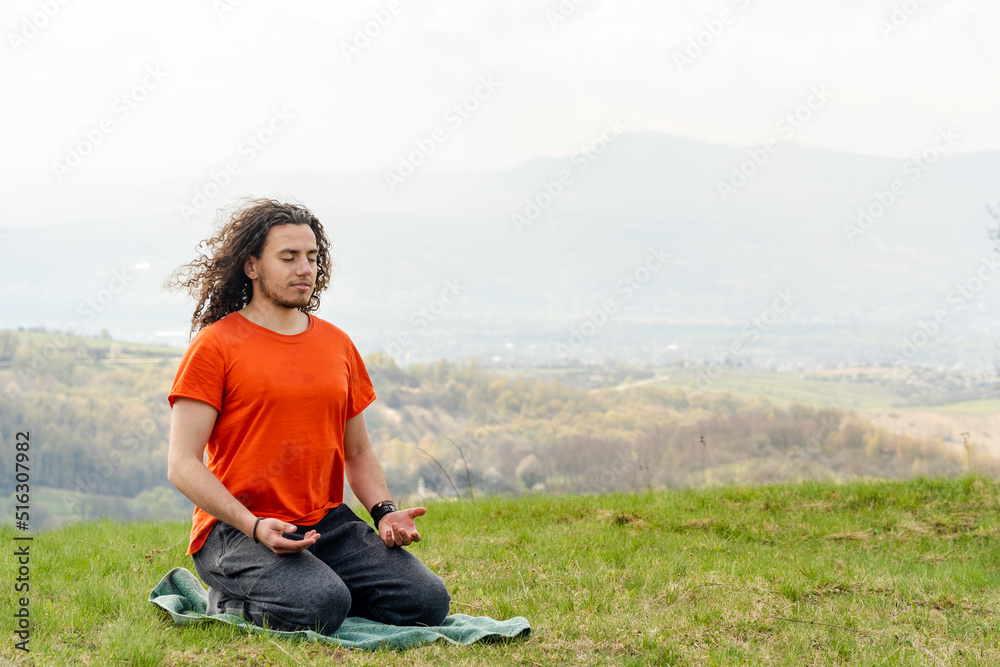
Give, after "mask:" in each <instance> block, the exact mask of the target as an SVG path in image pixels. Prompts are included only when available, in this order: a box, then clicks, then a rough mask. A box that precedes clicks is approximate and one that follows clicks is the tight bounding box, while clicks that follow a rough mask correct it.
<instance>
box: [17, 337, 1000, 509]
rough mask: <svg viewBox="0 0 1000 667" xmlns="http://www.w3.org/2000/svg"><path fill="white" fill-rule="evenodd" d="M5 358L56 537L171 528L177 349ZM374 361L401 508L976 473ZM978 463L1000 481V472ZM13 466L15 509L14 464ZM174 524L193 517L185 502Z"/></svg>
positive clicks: (669, 409)
mask: <svg viewBox="0 0 1000 667" xmlns="http://www.w3.org/2000/svg"><path fill="white" fill-rule="evenodd" d="M0 355H2V356H0V433H2V434H3V438H4V440H5V443H4V446H5V450H4V451H5V452H12V451H14V450H13V444H12V443H13V442H14V438H15V434H16V433H17V432H18V431H28V432H30V441H31V450H30V452H31V459H30V465H31V480H32V484H33V486H34V487H36V488H45V489H47V490H48V491H49V492H54V493H55V494H56V496H57V498H56V500H53V501H51V502H49V503H47V504H46V505H45V508H46V509H45V510H44V512H45V513H46V514H48V515H50V517H51V521H52V522H53V523H56V522H58V521H59V520H60V518H61V519H66V518H78V517H88V516H95V515H99V514H106V513H110V514H123V513H124V514H126V515H129V516H142V515H144V514H149V515H156V514H158V513H159V514H170V513H171V512H168V511H167V509H168V508H170V507H171V503H172V502H173V501H172V500H171V498H173V496H172V495H171V494H172V493H173V492H172V489H170V485H169V483H168V481H167V478H166V460H167V442H168V435H169V423H170V410H169V407H168V405H167V401H166V395H167V393H168V391H169V388H170V384H171V381H172V380H173V376H174V372H175V370H176V366H177V361H178V359H179V356H178V354H177V351H176V350H175V349H174V350H171V349H170V348H154V347H149V346H141V345H131V344H129V343H124V342H118V341H113V340H110V339H76V338H71V337H58V336H53V335H52V334H45V333H40V332H39V333H29V332H0ZM366 363H367V365H368V367H369V371H370V373H371V376H372V380H373V382H374V384H375V389H376V392H377V394H378V397H379V398H378V400H376V401H375V403H373V404H372V405H371V406H370V407H369V408H368V409H367V410H366V411H365V413H364V414H365V418H366V421H367V423H368V428H369V432H370V433H371V435H372V441H373V443H374V444H375V447H376V449H377V451H378V453H379V456H380V457H381V459H382V461H383V463H384V465H385V467H386V471H387V474H388V476H389V479H390V485H391V487H392V489H393V492H394V494H395V495H397V496H400V497H409V498H414V497H419V496H420V495H421V494H423V495H443V496H453V495H455V494H456V493H457V494H460V495H463V496H464V495H467V494H468V493H469V482H470V481H471V485H472V491H473V493H477V494H484V493H503V494H515V493H523V492H525V491H526V490H528V489H545V490H548V491H556V492H570V493H572V492H593V491H604V490H639V489H645V488H651V487H652V488H663V487H668V488H675V487H684V486H701V485H705V484H717V483H728V482H734V481H739V482H759V483H766V482H778V481H790V480H798V479H817V480H820V479H832V480H842V479H847V478H855V477H908V476H912V475H935V474H953V473H957V472H962V471H964V470H965V469H966V468H967V467H968V464H969V462H968V461H967V460H966V459H965V458H963V457H960V456H958V455H957V454H955V453H954V452H952V451H950V450H949V449H948V448H947V447H946V446H945V445H944V444H942V443H940V442H930V441H922V440H915V439H912V438H908V437H905V436H902V435H900V436H895V435H893V434H892V433H886V432H884V431H882V430H880V429H878V428H876V427H874V426H872V425H871V424H869V423H867V422H864V421H862V420H860V419H858V418H857V417H855V416H853V415H852V414H850V413H845V412H841V411H837V410H830V409H816V408H809V407H803V406H799V405H791V406H790V407H787V408H783V407H777V406H775V405H772V404H770V403H768V402H766V401H763V400H756V401H753V400H746V399H738V398H735V397H733V396H731V395H728V394H691V395H690V396H689V395H686V394H685V393H684V392H683V391H681V390H676V389H675V390H668V389H664V388H657V387H655V386H637V387H633V388H630V389H627V390H621V389H620V388H618V389H616V388H614V387H606V388H599V389H586V388H581V387H575V386H572V385H570V384H567V383H564V382H560V381H559V380H558V379H555V378H546V377H545V376H544V373H545V372H546V371H545V370H544V369H536V370H535V371H531V370H522V371H521V374H520V375H516V376H515V375H502V374H499V373H497V372H495V371H486V370H483V369H481V368H478V367H477V366H476V365H475V363H462V364H456V363H448V362H445V361H440V362H438V363H435V364H430V365H415V366H412V367H409V368H405V369H403V368H399V367H397V366H396V364H395V363H394V362H393V361H392V360H391V359H389V358H387V357H384V356H381V355H375V356H372V357H369V358H367V359H366ZM463 461H464V462H463ZM975 464H976V466H977V468H978V469H979V470H981V471H984V472H986V471H991V470H993V469H994V468H995V467H996V462H995V461H994V460H992V459H989V458H980V459H979V460H977V461H976V462H975ZM2 466H3V470H2V472H0V496H2V498H5V499H6V498H9V496H10V493H11V492H12V491H13V488H12V485H13V482H14V474H13V462H12V458H11V457H8V456H6V455H5V456H4V457H3V458H2ZM168 489H170V492H169V493H168V492H167V490H168ZM126 498H127V499H129V500H128V501H126V500H125V499H126ZM137 498H138V499H139V500H138V501H137V500H136V499H137ZM172 511H174V513H177V512H179V513H183V512H184V511H185V509H184V507H183V503H180V504H177V505H176V507H174V509H173V510H172ZM4 516H5V517H8V516H11V513H9V512H5V514H4ZM5 520H6V519H5Z"/></svg>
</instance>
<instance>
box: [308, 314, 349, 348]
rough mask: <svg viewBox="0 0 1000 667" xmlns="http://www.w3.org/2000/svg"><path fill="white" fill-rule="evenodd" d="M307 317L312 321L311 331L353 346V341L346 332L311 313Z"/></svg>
mask: <svg viewBox="0 0 1000 667" xmlns="http://www.w3.org/2000/svg"><path fill="white" fill-rule="evenodd" d="M309 317H311V318H312V319H313V330H314V331H315V332H316V333H318V334H321V335H323V336H327V337H329V338H333V339H335V340H338V341H341V342H345V343H351V344H353V341H352V340H351V337H350V336H348V335H347V332H346V331H344V330H343V329H341V328H340V327H338V326H337V325H336V324H334V323H332V322H328V321H327V320H324V319H322V318H320V317H316V316H315V315H313V314H312V313H310V314H309Z"/></svg>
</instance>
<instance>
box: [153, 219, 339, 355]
mask: <svg viewBox="0 0 1000 667" xmlns="http://www.w3.org/2000/svg"><path fill="white" fill-rule="evenodd" d="M286 224H295V225H309V227H311V228H312V230H313V233H314V234H315V235H316V246H317V249H318V253H317V256H316V283H315V289H314V290H313V293H312V297H311V298H310V299H309V303H308V304H307V305H305V306H303V307H302V308H300V310H301V311H302V312H304V313H306V312H311V311H314V310H316V309H317V308H319V295H320V293H321V292H322V291H323V290H325V289H326V287H327V285H328V284H329V282H330V278H331V273H332V260H331V258H330V242H329V241H328V240H327V238H326V234H325V233H324V232H323V225H321V224H320V222H319V219H317V218H316V216H315V215H313V214H312V212H310V211H309V209H307V208H305V207H304V206H300V205H298V204H286V203H282V202H278V201H275V200H273V199H250V200H247V201H246V202H245V203H244V205H243V206H242V207H240V208H237V209H236V210H235V211H233V212H232V213H231V214H230V215H229V220H228V221H225V214H223V215H222V216H220V223H219V224H218V225H217V227H218V231H217V232H216V233H215V235H214V236H212V237H211V238H209V239H207V240H205V241H202V242H201V243H199V244H198V246H197V249H198V252H199V256H198V258H197V259H195V260H194V261H193V262H190V263H188V264H185V265H184V266H182V267H180V268H178V269H177V270H176V271H174V272H173V273H172V274H171V275H170V278H168V279H167V281H166V283H165V287H166V288H167V289H170V290H173V291H181V290H183V291H186V292H187V293H188V294H190V295H191V296H192V297H194V300H195V301H196V302H197V305H196V306H195V309H194V315H193V316H192V317H191V336H192V337H193V336H194V334H195V333H197V331H198V330H200V329H202V328H204V327H207V326H208V325H209V324H211V323H212V322H216V321H218V320H221V319H222V318H223V317H225V316H226V315H229V314H230V313H233V312H236V311H237V310H240V309H241V308H243V307H244V306H246V305H247V304H248V303H250V300H251V299H252V298H253V282H252V281H251V280H250V278H248V277H247V275H246V273H245V272H244V271H243V266H244V264H245V263H246V260H247V258H248V257H250V256H251V255H252V256H254V257H256V258H258V259H259V258H260V256H261V254H262V253H263V250H264V242H265V241H266V240H267V234H268V232H269V231H270V230H271V227H274V226H275V225H286ZM202 248H205V250H202Z"/></svg>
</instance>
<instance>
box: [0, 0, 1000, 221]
mask: <svg viewBox="0 0 1000 667" xmlns="http://www.w3.org/2000/svg"><path fill="white" fill-rule="evenodd" d="M576 1H577V3H578V4H574V2H573V1H572V0H564V1H563V2H562V3H560V2H558V1H550V2H527V1H519V0H504V1H499V0H492V1H487V0H462V1H461V2H459V1H457V0H455V1H452V2H442V1H440V0H425V1H422V2H415V1H412V0H398V2H397V1H395V0H394V1H393V2H390V1H389V0H377V1H366V2H351V3H348V2H264V1H263V0H242V1H241V2H238V1H237V0H218V1H217V2H213V1H212V0H199V1H197V2H170V3H165V2H164V3H137V2H125V1H121V2H115V1H111V0H95V1H93V2H72V1H67V2H66V3H65V4H59V3H58V2H56V0H46V1H43V0H24V1H22V0H16V1H14V0H7V1H6V2H4V3H3V8H2V9H0V28H2V29H3V31H4V37H3V45H2V47H0V54H2V55H0V85H2V89H3V90H4V91H5V92H4V98H5V105H4V111H3V113H4V118H5V121H6V122H5V123H4V124H3V125H4V138H3V150H2V152H0V173H2V176H3V177H4V179H5V181H6V182H7V184H8V189H7V192H6V193H5V195H4V196H5V197H15V196H16V195H17V194H18V192H19V191H20V192H23V191H24V188H25V187H27V188H34V187H40V188H43V189H46V190H48V189H50V188H51V192H52V193H53V196H58V193H59V192H60V191H59V188H60V187H62V186H64V185H65V184H67V183H69V182H70V181H72V182H73V185H74V187H91V186H93V187H100V188H102V189H111V190H113V189H115V188H119V187H126V186H131V185H135V184H142V183H149V182H156V181H158V180H161V179H165V178H192V177H202V176H204V175H205V174H207V173H209V172H210V171H211V170H219V169H222V168H224V166H225V165H226V164H227V163H228V162H232V161H234V160H235V161H237V162H238V164H239V165H240V168H241V171H242V173H244V174H250V173H255V174H269V173H281V172H288V171H303V170H304V171H316V172H321V173H322V172H325V173H345V172H355V171H369V170H376V171H381V170H385V169H391V168H394V167H396V166H397V164H398V160H399V156H400V155H406V154H408V153H410V152H412V151H413V150H415V146H417V144H418V142H423V145H424V146H431V145H432V144H428V143H427V142H428V141H431V142H433V148H434V150H433V154H431V155H429V156H428V157H427V159H426V164H425V165H424V168H427V169H482V168H491V167H507V166H514V165H517V164H520V163H523V162H524V161H526V160H529V159H531V158H533V157H538V156H563V155H567V156H568V155H572V154H574V153H576V152H577V151H578V150H580V148H581V144H582V143H583V142H585V141H586V140H588V139H590V138H591V137H593V136H594V135H595V133H596V132H598V131H599V130H600V129H601V128H602V127H604V126H605V123H606V122H607V121H608V119H615V118H618V119H620V120H621V122H622V123H625V124H626V127H627V129H628V130H629V131H653V132H662V133H666V134H670V135H677V136H683V137H691V138H696V139H700V140H705V141H708V142H713V143H732V144H738V145H746V146H753V145H757V144H760V143H761V142H763V141H765V140H767V139H768V138H770V137H774V136H776V133H777V131H778V129H777V128H778V126H779V124H780V123H781V122H782V119H784V118H785V117H786V115H787V114H789V113H795V112H796V110H798V112H799V114H800V118H804V119H805V122H802V123H800V124H797V126H796V127H795V133H794V137H793V140H794V141H796V142H803V143H807V144H815V145H821V146H825V147H830V148H835V149H838V150H844V151H850V152H861V153H867V154H875V155H885V156H893V157H901V158H905V157H908V156H910V155H911V154H913V153H915V152H916V151H918V150H920V149H922V148H924V147H926V146H928V145H929V143H930V142H931V141H932V140H933V138H934V136H935V134H936V132H937V131H938V129H939V128H940V127H942V126H945V125H947V126H950V127H953V128H954V129H955V130H956V131H957V132H958V135H959V136H960V140H959V142H958V144H957V145H956V146H955V148H954V152H955V153H962V152H971V151H980V150H997V149H998V148H1000V123H998V122H997V118H998V117H1000V113H998V112H1000V99H998V96H1000V89H998V87H997V86H996V73H997V72H998V71H1000V40H998V39H996V36H995V28H996V26H997V25H1000V3H996V2H989V1H987V0H952V1H948V0H926V1H924V2H917V0H906V1H903V0H898V1H871V0H869V1H864V2H862V1H858V0H848V1H838V2H836V3H834V2H823V3H807V2H801V0H799V1H797V2H793V1H791V0H749V1H748V0H725V1H721V0H720V1H714V0H713V1H708V0H706V1H703V2H698V1H694V0H688V1H683V2H663V1H654V0H576ZM560 8H561V9H560ZM379 20H381V24H380V23H379V22H378V21H379ZM365 31H367V33H369V34H368V35H365V34H364V32H365ZM470 96H471V97H470ZM463 103H464V104H465V111H464V112H463V114H464V115H463V114H459V113H458V111H457V110H455V109H454V105H456V104H463ZM809 104H811V105H812V109H809V108H808V106H807V107H802V105H809ZM102 127H103V128H104V129H102ZM785 127H786V129H787V127H788V126H787V125H786V126H785ZM436 129H439V130H441V132H439V133H438V134H437V135H435V134H434V131H435V130H436ZM251 136H256V137H257V138H258V144H259V145H258V146H257V147H253V146H252V143H253V142H250V143H248V137H251ZM264 139H268V140H269V143H263V140H264ZM89 144H92V145H89ZM74 151H76V152H78V153H82V152H84V151H86V152H87V153H88V154H87V155H80V156H79V160H78V162H76V166H72V164H71V161H72V160H73V159H74V158H73V157H72V155H71V153H73V152H74ZM251 154H252V156H253V157H252V158H251V157H250V156H251ZM59 165H63V166H64V167H66V166H68V167H70V168H69V169H68V170H67V169H63V168H62V167H60V166H59ZM25 222H26V221H18V220H5V221H0V225H16V224H24V223H25Z"/></svg>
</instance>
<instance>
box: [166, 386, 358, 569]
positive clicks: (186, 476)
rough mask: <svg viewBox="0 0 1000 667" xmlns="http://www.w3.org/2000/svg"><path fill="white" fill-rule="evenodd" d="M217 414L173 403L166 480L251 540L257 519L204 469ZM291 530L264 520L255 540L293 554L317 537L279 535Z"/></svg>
mask: <svg viewBox="0 0 1000 667" xmlns="http://www.w3.org/2000/svg"><path fill="white" fill-rule="evenodd" d="M218 414H219V412H218V411H217V410H216V409H215V408H214V407H212V406H211V405H209V404H208V403H203V402H201V401H196V400H194V399H191V398H177V399H175V400H174V408H173V412H172V414H171V416H170V450H169V454H168V455H167V479H169V480H170V483H171V484H173V485H174V486H175V487H177V490H178V491H180V492H181V493H183V494H184V495H185V496H187V498H188V500H190V501H191V502H193V503H194V504H195V505H197V506H198V507H200V508H201V509H203V510H205V511H206V512H208V513H209V514H211V515H212V516H214V517H215V518H216V519H218V520H220V521H223V522H225V523H228V524H229V525H230V526H233V527H235V528H238V529H239V530H241V531H243V533H244V534H245V535H246V536H247V537H250V538H252V537H253V530H254V524H255V523H256V522H257V517H255V516H254V515H253V514H252V513H251V512H250V510H248V509H247V508H246V507H244V506H243V504H242V503H241V502H240V501H238V500H237V499H236V498H234V497H233V495H232V494H231V493H229V491H228V490H227V489H226V487H225V486H223V485H222V482H220V481H219V479H218V478H217V477H216V476H215V475H213V474H212V472H211V471H210V470H209V469H208V468H206V467H205V463H204V456H205V446H206V445H207V444H208V438H209V436H211V435H212V429H213V428H215V419H216V417H217V416H218ZM376 502H377V501H376ZM294 530H295V526H293V525H291V524H289V523H285V522H284V521H281V520H279V519H264V520H263V521H261V522H260V524H259V525H258V526H257V539H258V540H260V541H261V542H263V543H264V544H265V545H267V546H268V547H269V548H270V549H271V550H272V551H274V552H275V553H295V552H297V551H302V550H303V549H305V548H306V547H308V546H309V545H310V544H313V543H314V542H315V541H316V539H318V537H319V535H318V534H315V535H314V533H315V531H309V533H306V536H305V539H303V540H301V541H298V540H289V539H288V538H285V537H282V536H281V533H282V532H291V531H294Z"/></svg>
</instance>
